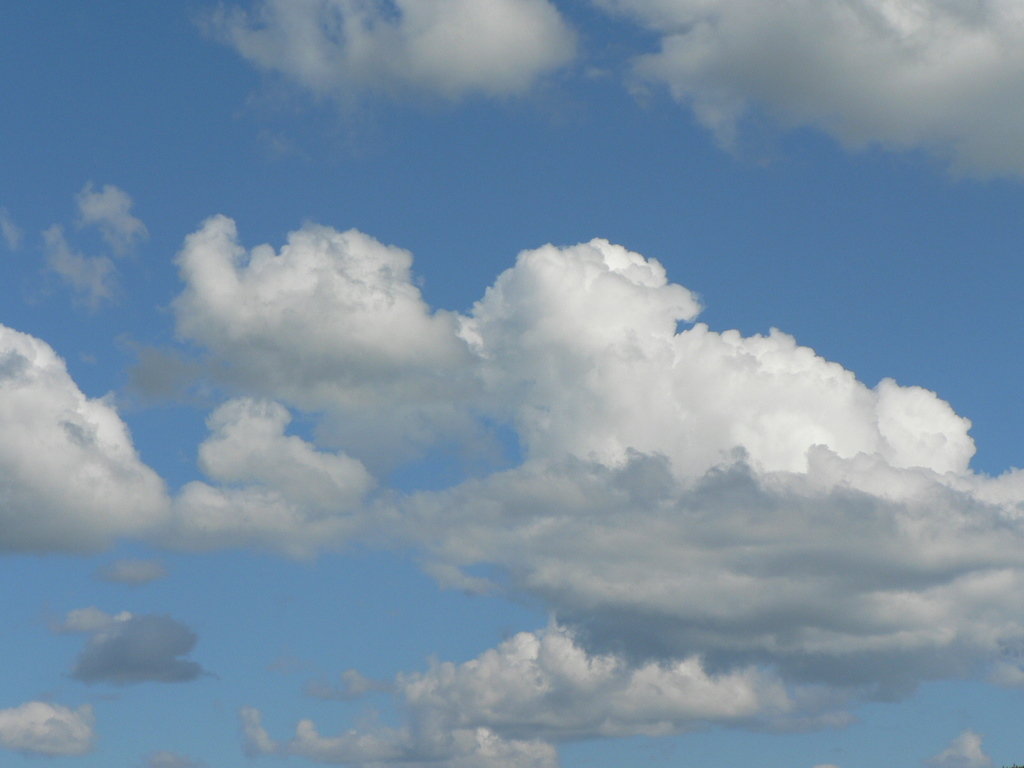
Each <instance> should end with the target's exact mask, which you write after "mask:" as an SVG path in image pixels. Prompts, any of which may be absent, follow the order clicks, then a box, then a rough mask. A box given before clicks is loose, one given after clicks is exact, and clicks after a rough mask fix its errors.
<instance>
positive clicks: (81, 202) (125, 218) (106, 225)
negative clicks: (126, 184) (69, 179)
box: [75, 182, 149, 255]
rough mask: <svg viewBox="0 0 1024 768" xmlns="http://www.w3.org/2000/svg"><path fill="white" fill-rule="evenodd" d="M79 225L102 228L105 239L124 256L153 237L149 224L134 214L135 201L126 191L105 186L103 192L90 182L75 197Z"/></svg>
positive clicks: (108, 185)
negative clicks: (140, 243)
mask: <svg viewBox="0 0 1024 768" xmlns="http://www.w3.org/2000/svg"><path fill="white" fill-rule="evenodd" d="M75 200H76V202H77V203H78V216H79V219H78V223H79V226H83V227H85V226H95V227H98V228H99V230H100V232H101V233H102V234H103V239H104V240H106V241H107V244H108V245H109V246H110V247H111V248H113V249H114V253H116V254H118V255H123V254H125V253H128V252H129V251H131V250H132V249H133V248H134V247H135V246H136V245H137V244H138V243H139V242H140V241H142V240H145V239H146V238H147V237H149V231H148V230H147V229H146V225H145V224H143V223H142V222H141V221H140V220H139V219H137V218H135V217H134V216H132V214H131V212H130V211H131V207H132V199H131V197H129V196H128V193H126V192H125V191H124V190H123V189H119V188H118V187H115V186H113V185H112V184H105V185H104V186H103V189H102V190H101V191H99V192H97V191H95V190H94V189H93V185H92V183H91V182H90V183H88V184H86V185H85V187H83V188H82V191H81V192H79V193H78V194H77V195H76V196H75Z"/></svg>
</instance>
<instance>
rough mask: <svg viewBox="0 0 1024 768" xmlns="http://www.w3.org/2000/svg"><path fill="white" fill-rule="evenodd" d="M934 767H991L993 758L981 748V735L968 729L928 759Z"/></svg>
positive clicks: (928, 763) (927, 763)
mask: <svg viewBox="0 0 1024 768" xmlns="http://www.w3.org/2000/svg"><path fill="white" fill-rule="evenodd" d="M926 765H929V766H932V768H991V766H992V758H990V757H989V756H988V755H986V754H985V752H984V750H983V749H982V748H981V736H979V735H978V734H977V733H975V732H974V731H972V730H969V729H968V730H966V731H964V732H963V733H961V734H960V735H959V736H957V737H956V738H955V739H953V742H952V743H951V744H950V745H949V746H948V747H947V748H946V749H944V750H943V751H942V752H940V753H939V754H937V755H935V757H933V758H931V759H929V760H927V761H926Z"/></svg>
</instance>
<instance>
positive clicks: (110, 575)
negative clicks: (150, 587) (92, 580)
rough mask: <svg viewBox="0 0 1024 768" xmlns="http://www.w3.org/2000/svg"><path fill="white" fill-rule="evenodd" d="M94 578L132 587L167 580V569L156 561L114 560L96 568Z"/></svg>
mask: <svg viewBox="0 0 1024 768" xmlns="http://www.w3.org/2000/svg"><path fill="white" fill-rule="evenodd" d="M96 578H98V579H100V580H101V581H109V582H113V583H115V584H129V585H131V586H133V587H134V586H138V585H140V584H148V583H149V582H151V581H157V580H159V579H164V578H167V569H166V568H164V566H163V564H162V563H160V562H159V561H157V560H115V561H114V562H112V563H110V564H109V565H104V566H101V567H100V568H97V569H96Z"/></svg>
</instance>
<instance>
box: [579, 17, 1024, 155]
mask: <svg viewBox="0 0 1024 768" xmlns="http://www.w3.org/2000/svg"><path fill="white" fill-rule="evenodd" d="M594 2H595V3H596V4H597V5H599V6H602V7H604V8H605V9H607V10H609V11H613V12H617V13H622V14H625V15H627V16H629V17H630V18H632V19H634V20H635V21H637V22H638V23H639V24H641V25H642V26H644V27H646V28H648V29H650V30H652V31H654V32H656V33H658V34H660V35H661V46H660V50H659V51H658V52H657V53H653V54H648V55H643V56H640V57H638V58H637V60H636V72H637V74H638V75H639V76H640V77H641V78H645V79H649V80H652V81H655V82H662V83H664V84H666V85H667V86H668V87H669V88H670V89H671V91H672V94H673V95H674V97H675V98H676V99H678V100H679V101H681V102H684V103H687V104H690V105H692V106H693V109H694V111H695V114H696V116H697V118H698V119H699V120H700V121H701V122H702V123H703V124H704V125H706V126H707V127H709V128H711V129H712V130H714V131H715V132H716V134H717V135H718V137H719V139H720V141H722V142H723V143H724V144H730V143H731V142H732V141H733V140H734V137H735V132H736V128H737V123H738V122H739V121H740V120H741V119H742V117H743V115H744V113H746V112H747V111H748V110H749V109H751V108H762V109H764V110H765V111H766V112H767V113H768V115H769V116H771V117H773V118H775V119H776V120H777V121H778V122H779V123H780V124H781V125H783V126H785V127H796V126H804V125H809V126H814V127H817V128H821V129H823V130H825V131H827V132H828V133H830V134H832V135H833V136H835V137H837V138H838V139H839V140H840V141H842V142H843V143H845V144H847V145H849V146H853V147H861V146H864V145H866V144H870V143H876V142H877V143H879V144H881V145H883V146H886V147H890V148H896V149H917V148H923V149H925V150H928V151H931V152H935V153H937V154H939V155H940V156H943V157H948V158H950V159H951V160H952V163H953V165H954V167H955V169H957V170H958V171H961V172H967V173H976V174H982V175H988V174H1008V173H1014V174H1019V173H1021V172H1022V171H1024V150H1022V149H1021V147H1022V146H1024V141H1022V139H1024V128H1022V126H1024V99H1022V98H1021V95H1020V89H1019V87H1018V84H1019V82H1020V80H1021V78H1022V77H1024V13H1022V11H1021V8H1020V5H1019V3H1017V2H1015V0H991V1H990V0H965V1H964V2H947V1H946V0H866V1H865V0H838V1H837V2H828V3H822V2H817V0H798V1H797V2H786V3H765V2H761V0H594Z"/></svg>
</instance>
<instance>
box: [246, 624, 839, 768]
mask: <svg viewBox="0 0 1024 768" xmlns="http://www.w3.org/2000/svg"><path fill="white" fill-rule="evenodd" d="M394 688H395V693H396V695H397V697H398V699H399V701H400V703H401V705H402V707H403V709H404V711H405V712H406V716H407V721H408V724H407V725H406V726H403V727H401V728H387V727H378V728H372V727H371V728H364V729H360V730H352V731H349V732H347V733H345V734H342V735H341V736H337V737H324V736H321V735H320V734H319V732H318V730H317V728H316V726H315V725H314V724H313V723H312V722H311V721H308V720H304V721H302V722H301V723H299V725H298V727H297V729H296V734H295V737H294V738H292V739H291V740H289V741H287V742H275V741H274V740H273V739H272V738H271V737H270V736H269V734H267V733H266V731H265V730H264V729H263V728H262V725H260V723H259V715H258V712H256V711H255V710H249V711H246V712H243V721H244V723H245V730H246V734H247V750H248V752H249V753H250V754H289V755H299V756H302V757H306V758H308V759H310V760H314V761H317V762H328V763H348V764H358V765H367V764H374V765H376V764H378V763H384V764H397V765H408V764H413V763H416V762H428V763H430V764H432V765H442V766H463V765H473V766H477V765H479V766H482V767H484V766H486V768H492V766H503V765H509V766H516V767H517V768H518V767H519V766H533V765H536V766H549V765H550V766H554V765H557V757H556V753H555V751H554V744H556V743H558V742H562V741H566V740H573V739H584V738H608V737H621V736H630V735H649V736H662V735H667V734H674V733H682V732H686V731H692V730H695V729H699V728H702V727H705V726H707V725H710V724H730V725H752V724H757V725H758V726H760V727H765V726H768V727H774V726H781V725H789V726H792V725H794V724H799V726H801V727H807V726H809V725H812V724H813V725H819V726H820V725H822V724H838V723H841V722H846V720H847V718H846V716H845V715H843V714H842V713H841V712H839V711H835V710H832V711H829V712H823V711H818V712H815V713H814V715H813V716H812V718H811V719H807V717H806V716H807V714H808V712H807V711H805V710H806V709H807V706H808V704H810V705H812V706H813V707H814V708H815V709H817V710H823V709H824V708H823V706H822V704H823V702H822V700H821V698H820V697H818V696H816V695H814V693H813V692H803V693H802V694H801V693H798V694H797V696H796V697H794V696H791V695H790V693H789V692H788V691H787V690H786V688H785V686H783V684H782V683H781V682H780V681H779V679H778V678H777V677H775V676H774V675H772V674H771V673H765V672H762V671H760V670H758V669H756V668H754V667H748V668H745V669H739V670H732V671H730V672H726V673H720V674H710V673H708V672H707V671H706V670H705V669H704V667H703V665H702V663H701V660H700V659H699V658H697V657H690V658H687V659H682V660H675V661H672V662H667V663H656V662H647V663H640V664H631V663H629V662H628V661H627V660H625V659H624V658H622V657H618V656H615V655H613V654H602V655H592V654H588V653H587V651H586V650H584V648H583V647H582V646H581V645H579V644H578V643H577V642H576V640H575V638H574V637H573V636H572V634H571V633H570V632H568V631H566V630H565V629H564V628H562V627H558V626H552V627H549V628H548V629H547V630H545V631H542V632H536V633H534V632H522V633H520V634H518V635H516V636H515V637H513V638H511V639H509V640H507V641H505V642H504V643H502V644H501V645H500V646H499V647H498V648H495V649H493V650H489V651H487V652H485V653H484V654H482V655H481V656H479V657H478V658H476V659H473V660H471V661H468V662H466V663H463V664H453V663H450V662H445V663H436V662H435V663H434V664H432V665H431V668H430V669H429V670H428V671H427V672H424V673H413V674H403V675H399V676H398V678H397V680H396V681H395V686H394ZM808 693H809V694H810V695H807V694H808Z"/></svg>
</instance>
